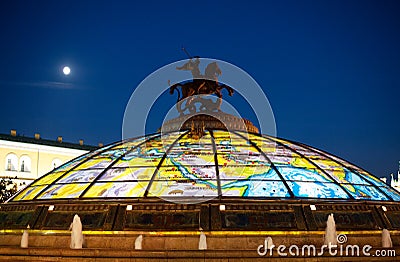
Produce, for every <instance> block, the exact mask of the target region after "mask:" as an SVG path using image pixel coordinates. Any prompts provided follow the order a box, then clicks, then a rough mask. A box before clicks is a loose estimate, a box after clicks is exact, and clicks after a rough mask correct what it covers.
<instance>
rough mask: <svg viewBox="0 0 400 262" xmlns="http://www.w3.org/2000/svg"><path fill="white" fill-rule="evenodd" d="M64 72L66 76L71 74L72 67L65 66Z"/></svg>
mask: <svg viewBox="0 0 400 262" xmlns="http://www.w3.org/2000/svg"><path fill="white" fill-rule="evenodd" d="M63 73H64V75H66V76H67V75H69V74H70V73H71V68H69V67H68V66H64V68H63Z"/></svg>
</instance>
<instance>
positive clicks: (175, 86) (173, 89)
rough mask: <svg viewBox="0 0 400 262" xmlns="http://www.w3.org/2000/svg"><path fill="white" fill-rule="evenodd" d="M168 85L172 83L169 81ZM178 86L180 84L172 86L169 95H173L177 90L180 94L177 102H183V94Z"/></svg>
mask: <svg viewBox="0 0 400 262" xmlns="http://www.w3.org/2000/svg"><path fill="white" fill-rule="evenodd" d="M168 84H170V81H168ZM178 85H179V84H175V85H172V86H170V88H169V93H170V94H171V95H172V94H173V93H174V91H175V90H176V92H178V100H177V102H179V101H180V100H181V92H180V91H179V88H178Z"/></svg>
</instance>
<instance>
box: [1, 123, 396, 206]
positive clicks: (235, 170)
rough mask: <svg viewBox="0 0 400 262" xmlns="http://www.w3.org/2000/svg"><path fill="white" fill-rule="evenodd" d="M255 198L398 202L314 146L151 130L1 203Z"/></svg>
mask: <svg viewBox="0 0 400 262" xmlns="http://www.w3.org/2000/svg"><path fill="white" fill-rule="evenodd" d="M151 197H159V198H163V199H168V198H169V197H171V198H174V199H180V198H182V199H191V198H197V199H202V198H204V199H207V198H209V199H211V198H218V197H219V198H224V197H227V198H231V197H240V198H255V199H265V198H266V199H327V200H329V199H332V200H334V199H336V200H337V199H339V200H372V201H374V200H376V201H399V200H400V194H399V193H398V192H397V191H395V190H394V189H392V188H391V187H389V186H387V185H386V184H385V183H383V182H382V181H381V180H379V179H377V178H376V177H374V176H373V175H371V174H370V173H368V172H367V171H365V170H363V169H362V168H359V167H357V166H355V165H354V164H351V163H349V162H347V161H345V160H343V159H341V158H339V157H336V156H334V155H332V154H328V153H326V152H324V151H322V150H319V149H316V148H314V147H311V146H308V145H305V144H301V143H297V142H292V141H288V140H284V139H280V138H276V137H271V136H266V135H258V134H253V133H247V132H242V131H224V130H207V131H205V132H204V135H203V136H202V137H201V138H200V139H194V138H193V137H192V136H191V133H190V131H175V132H169V133H165V134H161V133H156V134H152V135H148V136H144V137H139V138H133V139H128V140H124V141H121V142H118V143H114V144H111V145H108V146H106V147H103V148H100V149H98V150H95V151H92V152H90V153H88V154H85V155H83V156H80V157H78V158H76V159H74V160H72V161H70V162H68V163H66V164H64V165H63V166H61V167H59V168H57V169H55V170H53V171H51V172H49V173H48V174H46V175H44V176H42V177H41V178H39V179H38V180H36V181H34V182H33V183H32V184H30V185H29V186H28V187H26V188H25V189H24V190H23V191H21V192H19V193H18V194H16V195H15V196H14V197H13V198H12V199H10V200H9V203H13V202H14V203H15V202H21V201H22V202H23V201H35V200H40V201H46V200H50V201H53V202H54V201H55V200H66V199H68V200H70V199H82V200H85V199H87V200H91V199H99V200H100V199H136V198H151Z"/></svg>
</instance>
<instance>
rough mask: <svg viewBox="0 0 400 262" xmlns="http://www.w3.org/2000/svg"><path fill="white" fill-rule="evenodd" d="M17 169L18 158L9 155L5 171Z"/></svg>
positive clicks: (14, 155) (12, 154)
mask: <svg viewBox="0 0 400 262" xmlns="http://www.w3.org/2000/svg"><path fill="white" fill-rule="evenodd" d="M17 167H18V157H17V155H16V154H14V153H10V154H8V155H7V157H6V170H7V171H17Z"/></svg>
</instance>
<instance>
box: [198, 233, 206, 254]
mask: <svg viewBox="0 0 400 262" xmlns="http://www.w3.org/2000/svg"><path fill="white" fill-rule="evenodd" d="M206 249H207V237H206V235H205V234H204V233H203V232H201V233H200V240H199V250H206Z"/></svg>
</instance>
